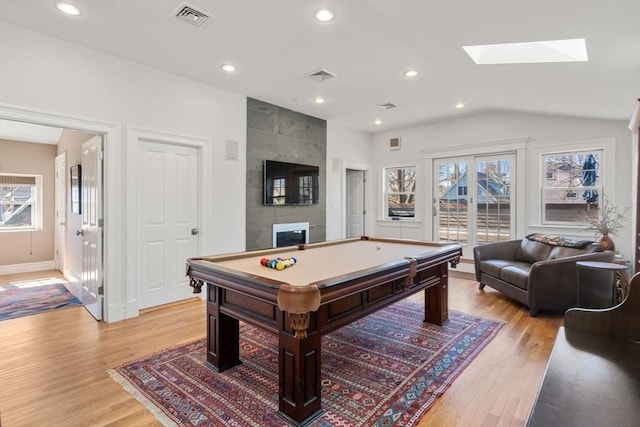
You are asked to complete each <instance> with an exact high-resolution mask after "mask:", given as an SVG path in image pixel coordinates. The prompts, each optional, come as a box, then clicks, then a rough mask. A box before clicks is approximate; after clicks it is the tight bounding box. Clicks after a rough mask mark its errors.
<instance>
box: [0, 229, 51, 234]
mask: <svg viewBox="0 0 640 427" xmlns="http://www.w3.org/2000/svg"><path fill="white" fill-rule="evenodd" d="M32 231H42V228H0V233H27V232H32Z"/></svg>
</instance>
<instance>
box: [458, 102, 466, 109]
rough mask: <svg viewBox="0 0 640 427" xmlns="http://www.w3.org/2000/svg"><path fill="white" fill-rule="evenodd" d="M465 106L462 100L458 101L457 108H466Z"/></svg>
mask: <svg viewBox="0 0 640 427" xmlns="http://www.w3.org/2000/svg"><path fill="white" fill-rule="evenodd" d="M464 107H465V105H464V104H463V103H462V102H458V103H456V108H457V109H460V108H464Z"/></svg>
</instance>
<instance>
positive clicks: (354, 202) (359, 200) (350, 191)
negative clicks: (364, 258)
mask: <svg viewBox="0 0 640 427" xmlns="http://www.w3.org/2000/svg"><path fill="white" fill-rule="evenodd" d="M345 186H346V192H345V208H346V212H345V218H346V219H345V225H346V227H345V233H346V234H345V237H347V238H349V237H359V236H364V235H365V215H366V211H365V191H364V189H365V171H364V170H357V169H346V171H345Z"/></svg>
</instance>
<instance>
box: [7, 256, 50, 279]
mask: <svg viewBox="0 0 640 427" xmlns="http://www.w3.org/2000/svg"><path fill="white" fill-rule="evenodd" d="M55 269H56V262H55V260H51V261H40V262H26V263H24V264H11V265H0V276H2V275H5V274H20V273H31V272H32V271H44V270H55Z"/></svg>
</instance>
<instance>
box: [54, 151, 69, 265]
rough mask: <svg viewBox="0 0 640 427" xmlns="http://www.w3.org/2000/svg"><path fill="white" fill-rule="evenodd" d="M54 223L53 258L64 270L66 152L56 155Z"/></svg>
mask: <svg viewBox="0 0 640 427" xmlns="http://www.w3.org/2000/svg"><path fill="white" fill-rule="evenodd" d="M55 168H56V182H55V198H56V225H55V246H56V252H55V260H56V269H57V270H59V271H64V257H65V248H66V243H65V242H66V234H67V197H66V194H67V174H68V173H69V172H68V171H67V154H66V153H62V154H59V155H58V156H56V163H55Z"/></svg>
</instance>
